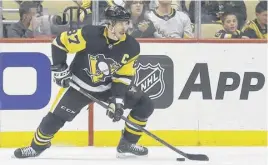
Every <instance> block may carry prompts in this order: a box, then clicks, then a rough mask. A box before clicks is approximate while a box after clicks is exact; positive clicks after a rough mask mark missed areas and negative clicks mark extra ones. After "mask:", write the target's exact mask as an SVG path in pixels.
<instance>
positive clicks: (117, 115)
mask: <svg viewBox="0 0 268 165" xmlns="http://www.w3.org/2000/svg"><path fill="white" fill-rule="evenodd" d="M118 100H120V99H115V98H112V99H111V101H110V103H109V108H108V109H107V111H106V115H107V116H109V117H110V118H111V119H113V122H117V121H119V120H120V119H121V116H122V115H123V114H124V103H123V101H118Z"/></svg>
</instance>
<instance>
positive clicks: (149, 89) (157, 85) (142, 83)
mask: <svg viewBox="0 0 268 165" xmlns="http://www.w3.org/2000/svg"><path fill="white" fill-rule="evenodd" d="M164 71H165V69H164V68H162V67H161V66H160V64H159V63H158V64H156V65H152V64H151V63H148V64H147V65H145V66H144V65H142V64H141V63H139V64H138V66H137V69H136V76H135V80H134V84H135V85H136V86H137V87H138V88H140V89H141V90H142V91H144V92H145V93H147V94H148V95H149V97H150V98H151V99H157V98H159V97H160V96H161V95H162V94H163V93H164V91H165V81H164Z"/></svg>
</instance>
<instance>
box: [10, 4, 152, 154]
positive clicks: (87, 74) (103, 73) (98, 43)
mask: <svg viewBox="0 0 268 165" xmlns="http://www.w3.org/2000/svg"><path fill="white" fill-rule="evenodd" d="M105 16H106V19H107V26H90V25H87V26H84V27H83V28H81V29H78V30H73V31H67V32H63V33H61V34H60V35H59V36H58V37H57V38H56V39H55V40H54V41H53V43H52V60H53V61H52V62H53V65H52V71H53V72H54V80H55V82H56V83H57V84H58V85H59V86H61V87H62V88H61V90H60V91H59V93H58V96H57V97H56V100H55V102H54V104H53V105H52V107H51V110H50V111H49V113H48V114H47V115H46V116H45V117H44V118H43V119H42V121H41V123H40V125H39V127H38V128H37V130H36V132H35V134H34V137H33V139H32V142H31V145H30V146H27V147H23V148H18V149H16V150H15V152H14V155H15V157H17V158H27V157H36V156H38V155H40V154H41V153H42V152H43V151H45V150H46V149H47V148H49V147H50V146H51V139H52V138H53V136H54V135H55V134H56V133H57V132H58V131H59V130H60V129H61V128H62V127H63V126H64V124H65V122H70V121H72V120H73V119H74V118H75V116H76V115H77V114H78V113H79V112H80V110H81V109H82V108H83V107H85V106H86V105H88V104H89V102H90V101H89V100H88V98H87V97H85V96H83V95H82V94H80V93H79V92H77V91H76V90H75V89H73V88H72V87H69V85H68V82H69V81H70V80H71V79H72V81H74V82H75V83H76V84H77V85H79V86H80V87H82V88H84V89H86V90H87V91H88V92H89V93H91V94H92V95H93V96H95V97H96V98H98V99H100V100H102V101H105V102H107V103H108V104H109V107H110V108H109V109H107V113H106V115H107V116H108V117H109V118H111V120H112V121H113V122H117V121H119V120H120V119H121V116H122V115H123V113H124V111H123V108H124V109H125V108H128V109H131V112H130V113H129V114H128V119H129V120H131V121H132V122H134V123H136V124H138V125H140V126H142V127H145V125H146V122H147V120H148V118H149V117H150V115H151V114H152V113H153V111H154V107H153V103H152V101H151V100H150V98H149V97H148V96H147V95H146V94H145V93H143V92H142V91H140V90H138V89H137V88H136V87H135V86H133V85H132V84H131V79H132V77H133V76H134V74H135V66H134V65H135V61H136V60H137V59H138V58H139V53H140V45H139V43H138V42H137V41H136V40H135V39H134V38H133V37H131V36H129V35H127V34H126V33H125V32H126V31H127V28H128V23H129V19H130V13H129V12H127V11H126V10H125V9H124V8H123V7H121V6H112V7H108V8H107V9H106V10H105ZM67 53H71V54H72V53H76V55H75V58H74V59H73V61H72V63H71V65H70V67H68V65H67V64H66V58H67ZM141 135H142V132H141V131H140V130H138V129H136V128H135V127H133V126H131V125H129V124H127V123H125V128H124V130H123V131H122V137H121V140H120V141H119V144H118V146H117V153H118V156H124V155H126V154H134V155H136V156H144V155H147V154H148V149H147V148H146V147H144V146H139V145H137V142H138V140H139V139H140V137H141Z"/></svg>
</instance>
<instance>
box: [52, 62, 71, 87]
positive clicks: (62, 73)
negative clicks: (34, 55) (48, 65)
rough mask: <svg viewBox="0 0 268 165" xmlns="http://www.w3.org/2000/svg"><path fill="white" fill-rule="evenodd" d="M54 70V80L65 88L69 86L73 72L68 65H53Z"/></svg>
mask: <svg viewBox="0 0 268 165" xmlns="http://www.w3.org/2000/svg"><path fill="white" fill-rule="evenodd" d="M52 71H53V72H54V74H53V75H54V82H56V84H57V85H59V86H61V87H63V88H68V87H69V82H70V80H71V79H72V73H71V72H70V70H69V67H68V65H67V64H60V65H57V66H52Z"/></svg>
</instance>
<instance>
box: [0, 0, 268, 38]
mask: <svg viewBox="0 0 268 165" xmlns="http://www.w3.org/2000/svg"><path fill="white" fill-rule="evenodd" d="M16 3H18V8H19V12H18V13H19V20H18V21H17V22H15V23H11V24H5V25H4V29H3V32H4V37H7V38H32V37H37V36H46V35H51V36H53V35H58V34H59V33H60V32H62V31H65V30H69V29H73V28H80V27H83V26H84V25H86V24H99V25H105V20H104V16H103V14H102V13H103V11H104V10H105V8H106V7H107V6H109V5H121V6H123V7H125V8H126V9H128V10H129V11H130V12H131V14H132V17H131V21H130V22H129V30H128V34H130V35H132V36H134V37H135V38H195V37H196V25H197V23H200V25H201V26H200V27H201V38H220V39H223V38H241V39H250V38H255V39H267V0H255V3H247V1H243V0H240V1H237V0H234V1H219V0H214V1H210V0H204V1H201V12H200V13H201V15H197V14H198V13H197V12H196V4H197V3H196V1H195V0H192V1H185V0H102V1H99V2H98V13H97V15H98V22H97V23H96V18H94V17H96V13H94V12H96V10H95V8H94V7H96V6H94V5H93V2H92V0H78V1H73V5H72V6H75V7H74V9H77V12H74V11H75V10H73V12H72V13H70V14H68V13H67V12H63V11H61V12H63V13H64V14H62V15H59V14H57V13H56V14H51V13H45V12H44V9H45V8H46V6H45V5H44V3H43V2H42V1H16ZM252 4H254V5H252ZM62 5H63V6H65V7H66V6H67V5H66V4H64V1H62ZM72 6H69V7H72ZM3 8H5V6H4V5H3ZM70 12H71V11H70ZM66 13H67V14H66ZM196 13H197V14H196ZM2 15H3V14H2ZM197 16H198V17H197ZM4 17H5V15H4ZM3 19H4V18H3Z"/></svg>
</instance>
